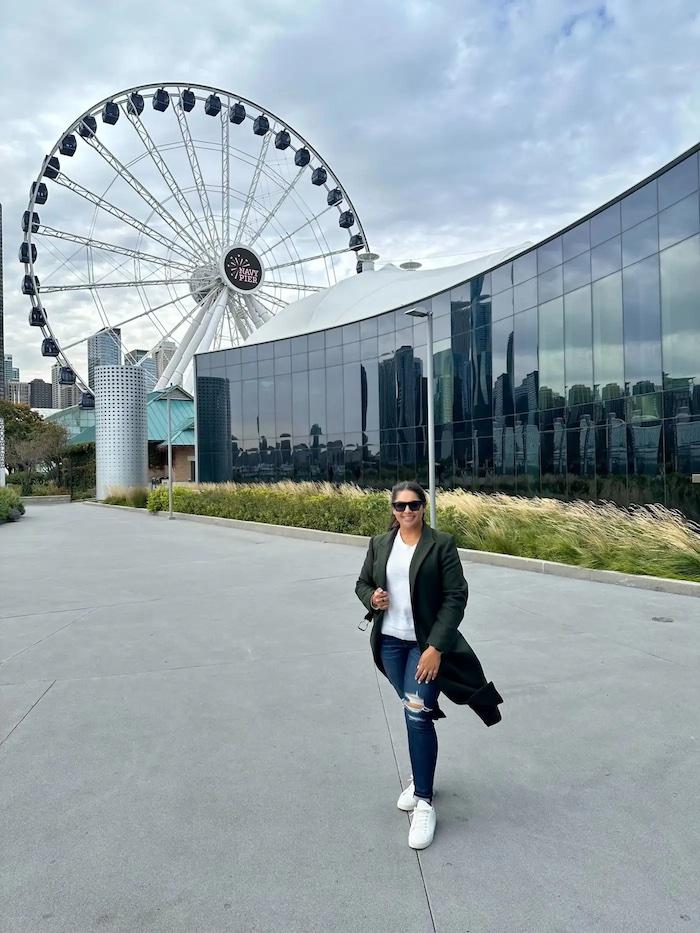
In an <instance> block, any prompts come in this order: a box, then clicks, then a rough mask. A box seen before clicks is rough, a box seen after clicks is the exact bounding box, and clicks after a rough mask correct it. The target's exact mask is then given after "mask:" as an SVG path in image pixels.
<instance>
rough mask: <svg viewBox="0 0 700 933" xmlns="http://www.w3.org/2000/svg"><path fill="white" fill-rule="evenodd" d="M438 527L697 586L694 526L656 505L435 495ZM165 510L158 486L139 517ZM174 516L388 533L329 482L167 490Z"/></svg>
mask: <svg viewBox="0 0 700 933" xmlns="http://www.w3.org/2000/svg"><path fill="white" fill-rule="evenodd" d="M437 504H438V528H440V529H441V530H443V531H448V532H450V533H451V534H453V535H454V537H455V540H456V542H457V544H458V545H459V546H460V547H464V548H469V549H473V550H477V551H491V552H496V553H499V554H513V555H516V556H520V557H534V558H538V559H541V560H551V561H557V562H560V563H567V564H575V565H579V566H582V567H591V568H594V569H603V570H618V571H621V572H623V573H633V574H646V575H651V576H660V577H671V578H675V579H680V580H695V581H700V528H699V527H698V526H697V525H695V524H693V523H692V522H689V521H687V520H686V519H685V518H684V517H683V516H682V515H681V514H680V513H678V512H674V511H671V510H669V509H666V508H664V507H663V506H661V505H644V506H641V505H640V506H634V507H633V508H631V509H623V508H619V507H618V506H615V505H611V504H609V503H603V504H600V505H597V504H593V503H587V502H579V501H577V502H560V501H558V500H556V499H537V498H535V499H525V498H519V497H517V496H506V495H502V494H496V495H488V494H484V493H472V492H464V491H461V490H455V491H449V492H438V499H437ZM167 508H168V491H167V489H166V488H164V487H160V488H158V489H155V490H153V491H152V492H151V493H150V494H149V496H148V509H149V510H150V511H151V512H158V511H161V510H165V509H167ZM173 508H174V510H175V511H176V512H188V513H191V514H197V515H218V516H221V517H223V518H237V519H241V520H243V521H255V522H265V523H268V524H277V525H290V526H294V527H303V528H317V529H319V530H322V531H341V532H345V533H348V534H357V535H373V534H377V533H379V532H382V531H385V530H386V529H387V527H388V522H389V516H390V508H389V495H388V493H387V492H375V491H365V490H362V489H359V488H358V487H356V486H352V485H346V486H333V485H331V484H329V483H290V482H282V483H275V484H270V485H268V484H255V483H251V484H236V483H229V484H223V485H202V486H175V487H174V489H173Z"/></svg>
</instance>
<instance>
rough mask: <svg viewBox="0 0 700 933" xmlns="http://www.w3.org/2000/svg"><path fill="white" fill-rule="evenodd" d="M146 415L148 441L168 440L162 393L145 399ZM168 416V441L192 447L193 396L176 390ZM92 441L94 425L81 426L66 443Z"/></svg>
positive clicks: (166, 416)
mask: <svg viewBox="0 0 700 933" xmlns="http://www.w3.org/2000/svg"><path fill="white" fill-rule="evenodd" d="M146 414H147V416H148V440H149V441H159V442H160V441H162V442H166V443H167V440H168V403H167V400H166V398H165V396H164V395H163V393H162V392H151V393H149V396H148V401H147V402H146ZM170 419H171V425H172V443H173V444H174V445H175V446H177V447H192V446H194V399H193V398H192V396H191V395H188V393H187V392H183V391H182V390H180V393H179V394H178V396H176V397H173V398H172V399H171V401H170ZM94 442H95V425H94V424H93V425H91V426H89V427H86V428H84V429H83V430H82V431H80V432H79V433H78V434H74V435H73V437H71V438H70V439H69V441H68V443H69V444H90V443H94Z"/></svg>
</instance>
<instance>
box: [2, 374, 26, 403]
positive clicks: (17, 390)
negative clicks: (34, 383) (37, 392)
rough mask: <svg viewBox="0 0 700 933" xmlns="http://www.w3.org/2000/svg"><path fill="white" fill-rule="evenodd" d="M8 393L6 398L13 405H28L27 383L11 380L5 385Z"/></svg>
mask: <svg viewBox="0 0 700 933" xmlns="http://www.w3.org/2000/svg"><path fill="white" fill-rule="evenodd" d="M7 386H8V389H9V392H8V393H7V397H8V399H9V401H11V402H12V404H13V405H28V404H29V383H28V382H18V381H16V380H14V379H13V380H12V381H11V382H8V384H7Z"/></svg>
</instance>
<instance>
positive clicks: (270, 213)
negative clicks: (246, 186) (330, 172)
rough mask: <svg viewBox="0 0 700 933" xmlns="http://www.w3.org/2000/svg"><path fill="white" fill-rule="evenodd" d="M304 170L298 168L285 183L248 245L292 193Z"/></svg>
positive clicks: (254, 239) (254, 240) (255, 239)
mask: <svg viewBox="0 0 700 933" xmlns="http://www.w3.org/2000/svg"><path fill="white" fill-rule="evenodd" d="M305 171H306V169H303V168H300V169H299V171H298V172H297V174H296V175H295V176H294V178H293V179H292V180H291V182H290V183H289V184H288V185H287V187H286V188H285V190H284V191H283V192H282V195H281V196H280V199H279V200H278V201H277V203H276V204H275V206H274V207H273V208H272V209H271V210H270V211H268V213H267V215H266V216H265V219H264V220H263V222H262V224H261V225H260V226H259V227H258V229H257V230H256V231H255V233H254V234H253V237H252V239H251V241H250V245H251V246H252V245H253V244H254V243H255V242H256V241H257V240H259V239H260V235H261V234H262V232H263V230H264V229H265V227H267V225H268V224H269V223H270V221H271V220H272V218H273V217H274V216H275V214H276V213H277V211H279V209H280V207H282V205H283V204H284V202H285V201H286V200H287V198H288V197H289V195H290V194H291V193H292V191H293V190H294V188H295V186H296V183H297V182H298V181H299V179H300V178H301V176H302V175H303V174H304V172H305Z"/></svg>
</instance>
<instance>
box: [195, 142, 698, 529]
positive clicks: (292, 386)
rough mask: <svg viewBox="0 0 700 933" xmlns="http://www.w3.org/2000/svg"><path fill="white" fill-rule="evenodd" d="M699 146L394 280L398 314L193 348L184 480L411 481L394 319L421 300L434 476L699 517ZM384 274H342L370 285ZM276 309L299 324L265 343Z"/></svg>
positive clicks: (421, 389) (417, 363) (419, 442)
mask: <svg viewBox="0 0 700 933" xmlns="http://www.w3.org/2000/svg"><path fill="white" fill-rule="evenodd" d="M698 149H700V146H696V147H694V148H693V149H692V150H691V151H690V152H688V153H685V154H684V155H683V156H681V157H679V158H678V159H677V160H675V161H674V162H672V163H671V164H670V165H668V166H666V167H665V168H664V169H662V170H660V171H659V172H657V173H656V174H655V175H653V176H651V177H650V178H649V179H646V180H645V181H644V182H642V183H640V184H639V185H637V186H635V187H634V188H632V189H631V190H630V191H628V192H626V193H625V194H624V195H622V196H620V197H619V198H617V199H615V200H614V201H612V202H610V203H609V204H606V205H605V206H604V207H602V208H600V209H599V210H597V211H595V212H593V213H592V214H590V215H588V216H587V217H585V218H584V219H582V220H581V221H579V222H577V223H575V224H572V225H571V226H570V227H567V228H566V229H565V230H563V231H561V232H560V233H558V234H556V235H555V236H553V237H550V238H549V239H547V240H545V241H543V242H542V243H540V244H539V245H536V246H533V247H529V248H527V249H525V250H521V251H520V252H519V253H518V254H516V255H512V256H511V257H509V258H508V261H505V262H504V261H503V259H502V257H503V255H505V254H501V255H500V256H499V258H498V261H497V262H496V261H494V257H487V260H479V263H480V266H481V268H479V270H478V271H477V272H475V273H473V274H470V276H469V278H468V280H465V281H461V282H458V283H457V284H452V285H451V287H449V288H448V289H445V288H442V289H441V290H439V291H437V290H436V289H433V291H430V290H429V285H430V282H434V281H436V278H435V276H434V275H433V273H428V272H426V273H422V272H401V273H400V276H404V277H405V281H406V282H408V283H410V284H411V288H412V289H413V291H414V292H415V297H412V298H411V299H410V300H408V301H407V300H406V299H405V294H406V288H405V287H402V288H397V289H396V305H400V306H397V307H391V309H390V310H383V311H381V313H376V314H371V315H367V314H365V313H362V314H360V313H359V312H358V311H356V310H353V308H350V309H349V311H348V314H347V315H346V317H345V319H344V321H345V322H344V323H342V324H341V325H340V326H332V327H330V326H329V327H326V329H318V328H319V320H320V316H319V315H317V316H316V317H314V315H309V316H307V318H304V317H303V315H301V314H300V313H299V314H298V313H296V311H295V307H296V306H290V308H288V309H287V310H285V311H282V312H281V313H280V314H279V315H278V316H277V317H276V318H275V319H273V321H271V322H268V324H266V325H263V327H262V328H261V329H260V330H259V331H258V332H256V333H255V334H254V335H253V336H252V337H251V338H250V340H249V341H248V344H247V345H245V346H243V347H239V348H234V349H230V350H222V351H218V352H215V353H206V354H202V355H200V356H198V357H197V358H196V387H197V422H198V439H199V444H198V467H199V479H200V481H201V482H223V481H227V480H240V481H253V480H254V481H261V480H277V479H281V478H285V479H289V478H291V479H297V480H307V479H324V480H325V479H327V480H331V481H333V482H342V481H348V482H354V483H358V484H360V485H363V486H370V487H375V488H386V487H390V486H391V485H392V484H393V483H394V482H395V481H396V480H397V479H412V478H418V480H419V481H420V482H422V483H424V484H427V479H428V477H427V472H428V468H427V430H426V427H427V425H426V422H427V392H428V386H427V381H426V376H425V373H426V352H427V351H426V325H425V322H424V321H422V320H420V319H416V318H411V317H407V316H406V314H405V312H406V310H407V309H409V308H412V307H416V306H417V305H419V306H420V307H422V308H430V309H431V310H432V314H433V322H434V367H435V380H434V399H435V421H436V457H437V472H438V484H439V485H440V486H441V487H443V488H450V487H461V488H465V489H473V490H478V491H483V492H494V491H497V492H504V493H511V494H517V495H525V496H539V495H541V496H551V497H556V498H560V499H575V498H582V499H586V500H610V501H614V502H616V503H619V504H621V505H628V504H631V503H637V502H660V503H664V504H666V505H667V506H669V507H672V508H679V509H681V510H683V511H684V512H685V513H686V514H687V515H689V516H691V517H694V518H696V519H698V518H700V485H697V484H696V485H694V484H693V483H692V482H691V477H692V474H693V473H695V474H700V201H699V193H698V188H699V175H698ZM489 261H490V265H488V263H489ZM473 265H474V263H472V264H470V267H471V266H473ZM459 268H460V269H461V268H464V267H459ZM382 271H383V270H380V271H379V272H363V274H362V275H360V276H357V277H355V279H360V280H363V282H362V286H363V287H364V288H365V290H371V284H372V282H373V281H374V279H373V278H372V277H376V276H381V275H382ZM395 271H398V270H395ZM434 271H439V272H440V273H441V274H442V275H443V278H444V274H445V270H434ZM431 276H432V278H431ZM409 277H410V278H409ZM376 281H379V280H376ZM414 282H415V284H413V283H414ZM342 286H343V283H340V284H339V285H338V286H335V288H336V289H340V288H341V287H342ZM359 287H360V286H359V285H358V286H353V288H355V290H357V288H359ZM421 289H422V290H423V291H422V292H421ZM426 289H428V290H426ZM331 291H332V290H331ZM338 294H341V293H340V292H339V293H338ZM310 300H313V299H304V301H302V302H298V303H297V305H299V306H302V305H304V304H305V303H308V302H309V301H310ZM336 305H337V300H336ZM360 306H361V303H360V304H357V303H356V304H355V306H354V307H355V308H360ZM355 313H357V318H358V319H354V320H347V317H348V316H349V317H350V318H352V316H353V314H355ZM285 319H286V320H287V321H289V322H290V323H289V324H288V325H287V327H288V328H289V326H293V325H294V324H295V322H297V324H298V327H297V332H296V333H294V332H292V333H289V334H287V335H286V336H284V338H280V337H279V336H278V339H274V337H275V335H279V334H280V333H281V332H283V330H282V331H281V330H280V327H282V329H283V328H284V323H285ZM299 322H300V323H299ZM314 322H315V323H314Z"/></svg>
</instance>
